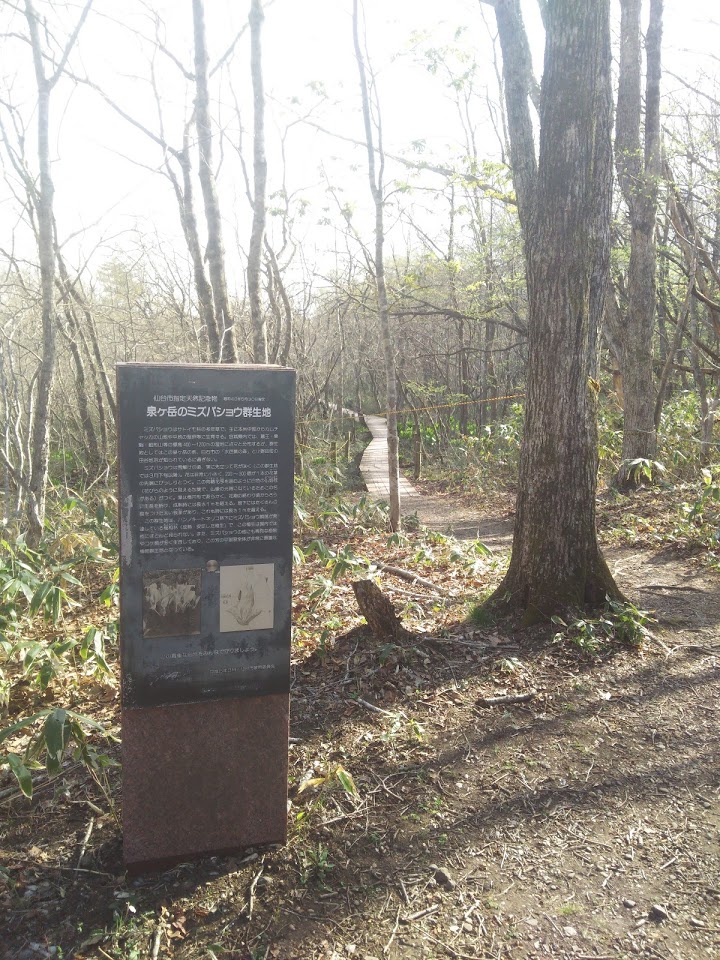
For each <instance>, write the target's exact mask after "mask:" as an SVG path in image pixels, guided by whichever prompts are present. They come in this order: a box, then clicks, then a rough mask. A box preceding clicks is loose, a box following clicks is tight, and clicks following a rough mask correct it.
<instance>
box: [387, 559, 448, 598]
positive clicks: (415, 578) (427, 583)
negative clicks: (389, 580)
mask: <svg viewBox="0 0 720 960" xmlns="http://www.w3.org/2000/svg"><path fill="white" fill-rule="evenodd" d="M374 566H376V567H377V568H378V570H384V571H385V573H391V574H393V576H395V577H400V579H401V580H407V582H408V583H419V584H420V586H421V587H427V589H428V590H436V591H437V592H438V593H439V594H440V595H441V596H443V597H446V596H447V593H446V592H445V591H444V590H443V589H442V587H439V586H438V585H437V584H436V583H433V582H432V580H426V579H425V577H421V576H420V575H419V574H417V573H413V572H412V570H403V569H402V567H393V566H392V565H391V564H389V563H375V564H374Z"/></svg>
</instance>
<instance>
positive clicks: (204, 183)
mask: <svg viewBox="0 0 720 960" xmlns="http://www.w3.org/2000/svg"><path fill="white" fill-rule="evenodd" d="M192 8H193V28H194V29H193V36H194V42H195V129H196V130H197V135H198V151H199V157H200V160H199V165H198V175H199V177H200V186H201V188H202V195H203V202H204V205H205V220H206V222H207V234H208V240H207V250H206V253H205V256H206V257H207V262H208V270H209V273H210V286H211V287H212V293H213V301H214V304H215V319H216V322H217V326H218V333H219V337H220V351H219V354H218V356H217V357H216V358H215V359H217V360H219V361H220V362H221V363H237V348H236V345H235V328H234V323H233V317H232V314H231V312H230V301H229V299H228V292H227V280H226V277H225V249H224V247H223V239H222V218H221V216H220V201H219V200H218V195H217V186H216V183H215V171H214V170H213V156H212V123H211V120H210V91H209V86H208V52H207V41H206V36H205V10H204V7H203V2H202V0H192Z"/></svg>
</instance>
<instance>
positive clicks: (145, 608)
mask: <svg viewBox="0 0 720 960" xmlns="http://www.w3.org/2000/svg"><path fill="white" fill-rule="evenodd" d="M117 382H118V412H119V417H118V420H119V427H118V429H119V474H120V648H121V664H122V723H123V750H122V753H123V853H124V859H125V863H126V865H127V866H128V868H129V869H131V870H132V871H134V872H138V871H140V870H143V869H148V868H153V867H162V866H165V865H170V864H172V863H176V862H179V861H182V860H189V859H192V858H195V857H199V856H206V855H210V854H217V853H226V852H231V851H234V850H238V849H241V848H243V847H247V846H251V845H254V844H261V843H273V842H284V841H285V839H286V834H287V763H288V718H289V684H290V609H291V586H292V584H291V576H292V505H293V437H294V400H295V374H294V371H292V370H289V369H287V368H283V367H272V366H231V365H226V364H217V365H215V364H213V365H211V364H201V365H196V366H187V365H179V364H152V365H151V364H140V363H127V364H119V365H118V368H117Z"/></svg>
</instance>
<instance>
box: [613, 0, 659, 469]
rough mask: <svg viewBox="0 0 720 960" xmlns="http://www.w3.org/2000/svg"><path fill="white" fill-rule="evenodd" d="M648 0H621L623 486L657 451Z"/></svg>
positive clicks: (655, 133)
mask: <svg viewBox="0 0 720 960" xmlns="http://www.w3.org/2000/svg"><path fill="white" fill-rule="evenodd" d="M641 8H642V0H621V11H622V13H621V24H620V75H619V81H618V103H617V119H616V128H615V129H616V133H615V164H616V168H617V173H618V180H619V183H620V189H621V191H622V194H623V198H624V200H625V203H626V205H627V209H628V216H629V220H630V263H629V266H628V278H627V294H628V305H627V314H626V316H625V318H624V322H623V323H622V324H621V325H620V346H621V350H620V359H621V369H622V379H623V395H624V426H623V449H622V459H623V462H622V465H621V467H620V470H619V471H618V474H617V476H616V478H615V482H616V484H617V485H618V486H619V487H621V488H629V487H632V486H633V485H634V479H633V478H634V477H635V476H637V471H632V470H630V469H629V466H628V465H629V464H630V463H631V462H632V461H633V460H636V459H637V458H643V459H647V460H654V459H655V457H656V455H657V433H656V428H655V391H654V384H653V351H652V340H653V332H654V326H655V300H656V297H655V288H656V274H655V268H656V247H655V218H656V212H657V203H658V188H659V182H660V175H661V173H662V161H661V150H660V74H661V40H662V13H663V0H651V3H650V25H649V27H648V33H647V39H646V44H645V46H646V57H647V71H646V83H645V135H644V144H642V143H641V135H640V128H641V120H642V95H641V74H642V56H641V37H640V16H641Z"/></svg>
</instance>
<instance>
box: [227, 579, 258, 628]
mask: <svg viewBox="0 0 720 960" xmlns="http://www.w3.org/2000/svg"><path fill="white" fill-rule="evenodd" d="M264 612H265V611H264V610H263V609H262V608H260V609H257V608H256V607H255V591H254V590H253V585H252V583H250V582H249V581H248V582H247V583H246V584H243V585H242V586H241V587H240V589H239V590H238V593H237V601H236V602H235V603H233V604H232V605H231V606H229V607H228V613H229V614H230V616H231V617H232V618H233V619H234V620H236V621H237V622H238V624H239V625H240V626H241V627H247V626H249V624H251V623H252V622H253V620H255V619H256V617H259V616H260V615H261V614H262V613H264Z"/></svg>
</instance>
